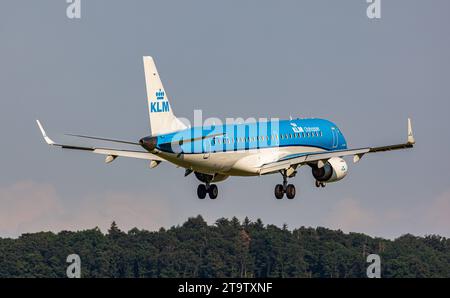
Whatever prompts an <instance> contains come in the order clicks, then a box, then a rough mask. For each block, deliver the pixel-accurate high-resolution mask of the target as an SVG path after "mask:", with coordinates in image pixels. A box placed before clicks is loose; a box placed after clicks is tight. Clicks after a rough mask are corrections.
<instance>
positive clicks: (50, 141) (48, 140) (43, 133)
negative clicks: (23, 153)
mask: <svg viewBox="0 0 450 298" xmlns="http://www.w3.org/2000/svg"><path fill="white" fill-rule="evenodd" d="M36 122H37V125H38V126H39V129H40V130H41V133H42V136H43V137H44V140H45V142H46V143H47V144H49V145H53V144H55V142H53V141H52V139H50V138H49V137H48V136H47V134H46V133H45V130H44V128H43V127H42V125H41V122H39V120H36Z"/></svg>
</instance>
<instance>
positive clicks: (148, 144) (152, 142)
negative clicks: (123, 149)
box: [139, 137, 158, 151]
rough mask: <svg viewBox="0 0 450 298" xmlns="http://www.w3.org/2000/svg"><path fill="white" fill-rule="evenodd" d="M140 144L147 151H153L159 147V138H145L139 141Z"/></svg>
mask: <svg viewBox="0 0 450 298" xmlns="http://www.w3.org/2000/svg"><path fill="white" fill-rule="evenodd" d="M139 144H141V146H142V147H143V148H144V149H145V150H147V151H153V150H154V149H155V148H156V145H158V138H157V137H144V138H142V139H140V140H139Z"/></svg>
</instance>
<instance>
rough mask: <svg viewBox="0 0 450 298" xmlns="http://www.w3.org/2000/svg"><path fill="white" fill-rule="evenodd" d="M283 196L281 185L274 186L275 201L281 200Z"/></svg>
mask: <svg viewBox="0 0 450 298" xmlns="http://www.w3.org/2000/svg"><path fill="white" fill-rule="evenodd" d="M283 195H284V189H283V185H281V184H277V185H276V186H275V198H277V200H281V199H282V198H283Z"/></svg>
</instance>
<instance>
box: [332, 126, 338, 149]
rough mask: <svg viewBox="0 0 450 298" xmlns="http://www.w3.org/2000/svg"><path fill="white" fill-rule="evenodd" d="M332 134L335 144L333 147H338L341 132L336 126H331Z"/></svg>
mask: <svg viewBox="0 0 450 298" xmlns="http://www.w3.org/2000/svg"><path fill="white" fill-rule="evenodd" d="M331 134H332V135H333V145H332V148H333V149H336V148H337V146H338V143H339V134H338V132H337V130H336V127H332V128H331Z"/></svg>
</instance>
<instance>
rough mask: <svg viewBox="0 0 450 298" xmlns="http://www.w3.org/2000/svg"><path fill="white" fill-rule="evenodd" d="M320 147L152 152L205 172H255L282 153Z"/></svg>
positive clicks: (285, 154) (172, 161)
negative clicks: (177, 152) (182, 152)
mask: <svg viewBox="0 0 450 298" xmlns="http://www.w3.org/2000/svg"><path fill="white" fill-rule="evenodd" d="M323 151H325V150H323V149H321V148H316V147H308V146H289V147H274V148H263V149H251V150H241V151H227V152H211V153H197V154H176V153H168V152H163V151H157V152H155V154H156V155H158V156H160V157H162V158H164V159H166V160H167V161H169V162H171V163H173V164H175V165H177V166H180V167H183V168H186V169H191V170H193V171H196V172H201V173H205V174H223V175H227V176H256V175H259V170H260V168H261V167H262V166H263V165H265V164H268V163H271V162H275V161H278V160H279V159H280V158H283V157H284V156H287V155H291V154H299V153H300V154H301V153H310V152H323Z"/></svg>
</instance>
